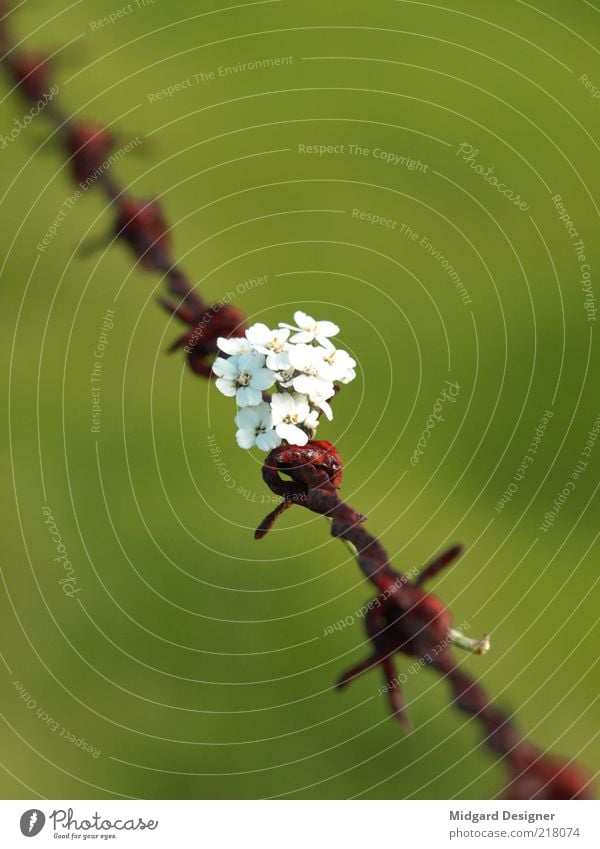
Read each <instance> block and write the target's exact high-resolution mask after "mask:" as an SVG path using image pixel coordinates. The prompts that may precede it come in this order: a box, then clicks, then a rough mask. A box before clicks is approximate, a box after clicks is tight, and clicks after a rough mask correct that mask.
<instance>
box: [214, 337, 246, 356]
mask: <svg viewBox="0 0 600 849" xmlns="http://www.w3.org/2000/svg"><path fill="white" fill-rule="evenodd" d="M217 347H218V348H219V350H220V351H223V353H224V354H229V356H230V357H232V356H236V355H238V354H247V353H249V352H250V351H251V350H252V345H251V344H250V342H248V340H247V339H244V338H243V337H242V338H238V337H235V338H233V339H225V337H223V336H219V338H218V339H217Z"/></svg>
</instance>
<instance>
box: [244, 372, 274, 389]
mask: <svg viewBox="0 0 600 849" xmlns="http://www.w3.org/2000/svg"><path fill="white" fill-rule="evenodd" d="M274 383H275V373H274V372H272V371H271V369H268V368H261V369H259V370H258V371H255V372H254V374H253V375H252V378H251V379H250V386H251V387H252V388H253V389H270V388H271V386H273V384H274Z"/></svg>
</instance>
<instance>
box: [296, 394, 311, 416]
mask: <svg viewBox="0 0 600 849" xmlns="http://www.w3.org/2000/svg"><path fill="white" fill-rule="evenodd" d="M293 401H294V413H295V414H296V415H297V416H298V418H299V419H300V421H301V422H303V421H304V419H305V418H306V417H307V416H308V414H309V413H310V407H309V405H308V398H307V397H306V395H296V394H295V395H294V396H293Z"/></svg>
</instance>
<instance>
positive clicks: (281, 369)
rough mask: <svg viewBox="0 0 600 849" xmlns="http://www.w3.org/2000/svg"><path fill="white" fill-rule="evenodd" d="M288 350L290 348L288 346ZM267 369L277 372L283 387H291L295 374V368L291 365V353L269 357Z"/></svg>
mask: <svg viewBox="0 0 600 849" xmlns="http://www.w3.org/2000/svg"><path fill="white" fill-rule="evenodd" d="M287 348H290V346H289V345H288V346H287ZM267 368H270V369H271V370H272V371H274V372H276V378H277V382H278V383H281V385H282V386H291V385H292V383H291V381H292V377H293V376H294V374H295V369H294V366H293V365H292V364H291V363H290V357H289V351H288V350H285V351H280V352H279V353H278V354H275V353H273V354H269V355H268V356H267Z"/></svg>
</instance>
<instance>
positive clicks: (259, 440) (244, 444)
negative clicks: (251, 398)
mask: <svg viewBox="0 0 600 849" xmlns="http://www.w3.org/2000/svg"><path fill="white" fill-rule="evenodd" d="M235 423H236V425H237V426H238V428H239V430H238V432H237V433H236V435H235V438H236V439H237V444H238V445H239V446H240V448H246V449H249V448H253V447H254V446H255V445H256V446H257V448H260V450H261V451H272V450H273V448H277V447H278V446H279V445H281V437H280V436H278V434H277V433H276V432H275V431H274V430H273V417H272V416H271V407H270V405H269V404H266V403H264V401H263V402H262V403H261V404H258V406H256V407H242V409H241V410H240V411H239V412H238V414H237V416H236V417H235Z"/></svg>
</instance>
